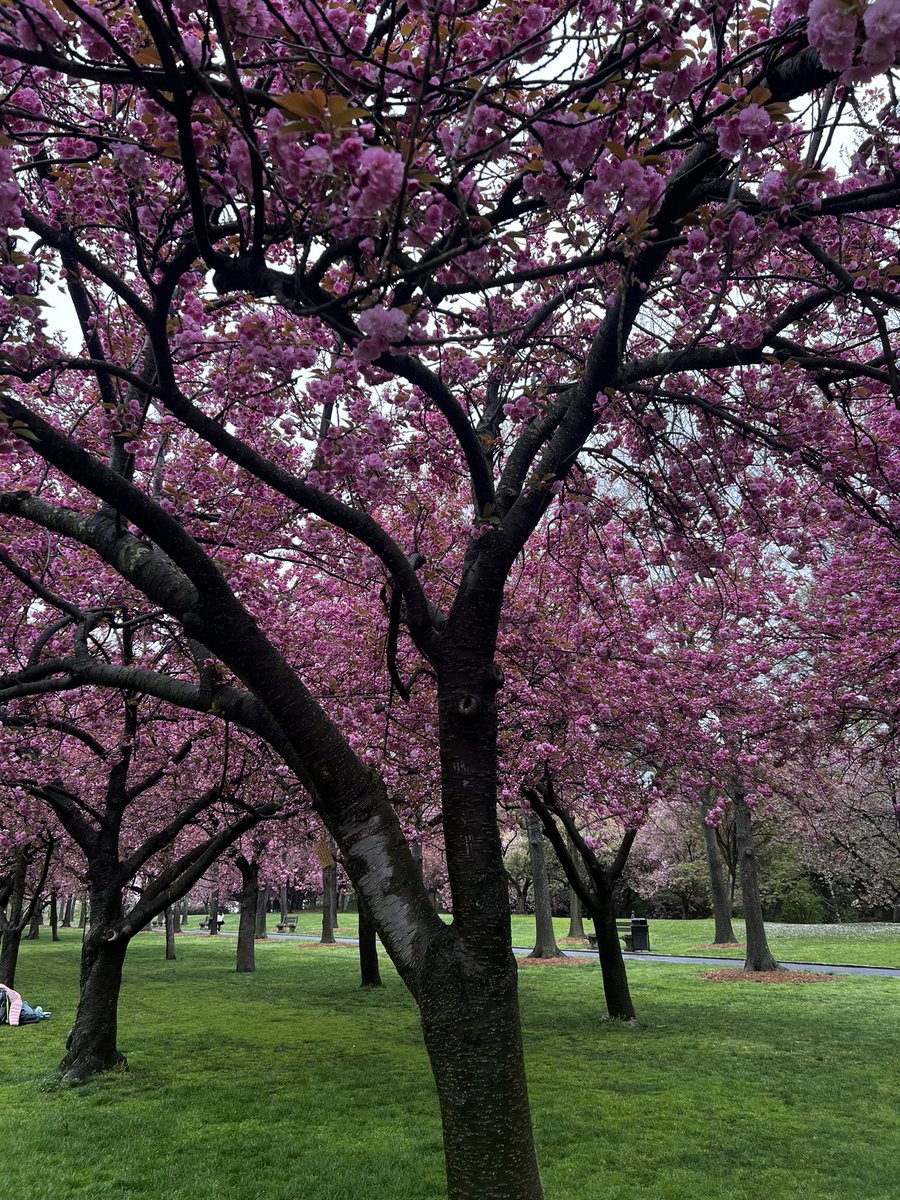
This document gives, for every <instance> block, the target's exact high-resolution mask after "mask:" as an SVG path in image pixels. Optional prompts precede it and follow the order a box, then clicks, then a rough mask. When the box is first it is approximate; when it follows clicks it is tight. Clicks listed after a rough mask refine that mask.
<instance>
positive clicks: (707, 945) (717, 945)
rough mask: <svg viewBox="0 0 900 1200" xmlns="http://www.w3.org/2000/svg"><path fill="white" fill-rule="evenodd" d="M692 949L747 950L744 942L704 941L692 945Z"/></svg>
mask: <svg viewBox="0 0 900 1200" xmlns="http://www.w3.org/2000/svg"><path fill="white" fill-rule="evenodd" d="M691 949H692V950H746V949H747V947H746V945H745V943H744V942H704V943H703V945H702V946H691Z"/></svg>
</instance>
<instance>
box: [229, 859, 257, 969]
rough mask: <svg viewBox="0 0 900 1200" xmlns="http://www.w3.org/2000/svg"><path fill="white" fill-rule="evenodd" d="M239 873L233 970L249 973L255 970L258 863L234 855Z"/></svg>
mask: <svg viewBox="0 0 900 1200" xmlns="http://www.w3.org/2000/svg"><path fill="white" fill-rule="evenodd" d="M234 861H235V863H236V864H237V868H238V870H239V871H240V873H241V907H240V918H239V921H238V937H237V960H236V964H235V970H236V971H237V972H238V973H239V974H250V973H251V972H253V971H255V970H256V940H255V939H256V916H257V911H258V909H259V863H258V862H255V861H254V862H251V861H250V860H249V859H247V858H245V857H244V856H243V855H242V854H238V855H236V856H235V860H234Z"/></svg>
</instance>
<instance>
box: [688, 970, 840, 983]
mask: <svg viewBox="0 0 900 1200" xmlns="http://www.w3.org/2000/svg"><path fill="white" fill-rule="evenodd" d="M697 977H698V978H699V979H708V980H709V981H710V982H711V983H833V982H834V981H835V980H837V979H839V978H840V976H838V975H830V974H825V973H824V972H823V971H744V970H743V969H742V968H741V967H730V968H728V969H727V970H722V971H698V972H697Z"/></svg>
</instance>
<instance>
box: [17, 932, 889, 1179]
mask: <svg viewBox="0 0 900 1200" xmlns="http://www.w3.org/2000/svg"><path fill="white" fill-rule="evenodd" d="M178 949H179V959H178V961H177V962H175V963H166V962H165V961H164V960H163V959H162V938H161V937H159V936H158V935H151V934H148V935H144V936H142V937H141V938H139V939H138V940H137V942H136V944H135V945H134V946H133V947H132V949H131V951H129V959H128V964H127V968H126V976H127V984H126V988H125V991H124V995H123V1003H122V1021H121V1034H120V1045H121V1047H122V1048H123V1049H124V1050H125V1051H126V1053H128V1055H129V1058H130V1061H131V1065H132V1072H131V1073H130V1074H129V1075H125V1076H117V1077H110V1078H107V1079H104V1080H100V1081H97V1082H95V1083H93V1084H91V1085H89V1086H88V1087H87V1088H85V1089H83V1090H82V1091H80V1092H78V1093H72V1092H70V1093H58V1092H54V1091H48V1090H43V1089H42V1079H43V1078H44V1076H45V1073H46V1070H47V1068H48V1066H50V1065H52V1063H53V1062H55V1061H56V1060H57V1059H58V1058H59V1056H60V1054H61V1050H62V1039H63V1037H64V1034H65V1031H66V1028H67V1027H68V1023H69V1022H70V1021H71V1018H72V1012H73V1000H74V987H75V980H76V977H77V938H76V937H75V936H74V935H68V937H67V940H66V941H65V942H64V943H62V944H60V945H58V946H53V945H51V944H50V943H49V942H48V941H46V940H42V941H41V942H39V943H38V944H36V945H27V946H26V947H25V948H24V950H23V959H22V966H21V974H20V979H19V983H20V986H21V989H22V990H23V992H24V993H25V995H26V997H27V998H28V999H29V1000H31V1001H32V1003H40V1004H42V1005H44V1007H48V1008H52V1009H53V1010H54V1013H55V1016H54V1019H53V1021H52V1022H49V1023H48V1024H46V1025H42V1026H37V1027H32V1028H27V1029H23V1030H19V1031H13V1030H9V1029H4V1030H2V1031H0V1064H2V1070H0V1195H3V1196H6V1197H10V1198H11V1200H71V1198H74V1197H83V1198H84V1200H88V1198H90V1200H214V1198H215V1200H438V1198H439V1197H440V1196H441V1194H442V1188H441V1156H440V1131H439V1124H438V1117H437V1108H436V1103H435V1100H434V1097H433V1092H432V1086H431V1080H430V1074H429V1071H428V1066H427V1062H426V1059H425V1055H424V1052H423V1050H422V1047H421V1042H420V1038H419V1033H418V1027H417V1022H416V1016H415V1010H414V1007H413V1005H412V1003H411V1001H410V1000H409V998H408V997H407V996H406V994H405V992H404V990H403V988H402V985H401V984H400V983H399V981H398V979H397V977H396V976H395V975H394V973H393V971H392V970H390V969H389V968H388V969H386V970H385V971H384V975H385V979H386V982H387V987H386V988H385V990H384V991H382V992H378V993H363V992H361V991H359V989H358V988H357V971H356V960H355V954H354V952H353V951H352V950H340V949H339V950H321V949H318V948H314V947H312V946H308V945H307V946H304V945H301V944H298V943H296V942H294V943H280V944H276V943H272V944H269V945H264V946H262V947H260V952H259V963H260V971H259V972H258V973H257V974H256V975H255V976H237V975H235V974H234V973H233V972H232V970H231V967H232V964H233V957H232V956H233V954H234V941H233V939H221V940H217V939H201V938H188V937H183V938H180V939H179V946H178ZM631 978H632V983H633V987H634V991H635V995H636V999H637V1004H638V1008H639V1012H640V1016H641V1021H640V1023H639V1024H638V1026H637V1027H635V1028H627V1027H618V1026H615V1025H610V1024H607V1023H604V1022H601V1021H600V1020H598V1013H599V1011H600V998H599V972H598V969H597V967H596V966H594V965H593V964H585V965H583V966H581V965H579V966H575V967H570V968H566V969H564V970H560V969H558V968H544V969H537V968H534V969H528V970H525V971H523V973H522V1003H523V1012H524V1020H525V1028H526V1042H527V1054H528V1062H529V1072H530V1078H531V1087H532V1097H533V1102H534V1109H535V1116H536V1125H537V1136H538V1141H539V1145H540V1151H541V1158H542V1162H543V1164H544V1174H545V1179H546V1183H547V1191H548V1198H549V1200H582V1198H585V1200H593V1198H594V1197H596V1196H600V1195H602V1196H603V1197H604V1200H722V1198H724V1197H727V1198H728V1200H770V1197H771V1196H772V1195H778V1196H779V1197H780V1198H783V1200H799V1198H801V1197H803V1198H807V1197H809V1198H813V1197H815V1200H831V1198H834V1200H837V1197H839V1196H844V1195H846V1194H848V1191H849V1193H850V1194H853V1195H855V1196H864V1197H866V1200H888V1197H889V1196H892V1195H893V1194H895V1193H894V1186H895V1183H896V1174H895V1164H896V1161H897V1155H898V1152H900V1138H898V1129H897V1123H896V1114H895V1108H894V1078H893V1071H894V1067H893V1065H892V1064H894V1063H896V1061H897V1054H898V1051H900V1034H898V1022H897V1013H898V1004H897V998H898V995H900V993H898V990H897V989H898V985H897V983H896V982H895V981H893V980H879V979H871V980H864V979H842V980H840V981H838V982H835V983H828V984H820V985H816V986H810V987H778V988H774V987H760V986H759V985H753V984H739V985H721V984H709V983H705V982H702V981H699V980H698V979H697V978H696V975H695V971H694V969H693V968H688V967H681V966H676V967H661V966H659V965H651V964H638V965H636V966H635V967H634V968H632V970H631Z"/></svg>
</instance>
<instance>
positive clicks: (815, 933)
mask: <svg viewBox="0 0 900 1200" xmlns="http://www.w3.org/2000/svg"><path fill="white" fill-rule="evenodd" d="M200 919H201V918H199V917H192V918H191V926H192V927H193V928H196V927H197V924H198V922H199V921H200ZM278 919H279V918H278V914H277V913H270V914H269V926H268V927H269V929H270V930H271V931H273V932H274V929H275V926H276V924H277V923H278ZM340 919H341V929H340V931H339V932H338V934H337V936H338V937H356V927H357V916H356V913H341V915H340ZM447 919H448V920H449V917H448V918H447ZM237 920H238V919H237V916H236V915H229V916H226V919H225V922H226V923H225V929H226V930H229V929H230V930H236V929H237ZM296 920H297V932H298V933H307V934H316V935H318V934H319V933H320V932H321V929H322V915H321V913H318V912H302V913H299V914H297V915H296ZM553 923H554V925H555V927H556V933H557V936H558V937H565V935H566V932H567V930H568V928H569V921H568V918H564V917H557V918H555V919H554V922H553ZM512 926H513V944H514V945H516V946H524V947H526V948H530V947H531V946H532V945H533V944H534V917H515V916H514V917H513V918H512ZM734 927H735V932H736V933H737V935H738V937H743V930H744V926H743V922H742V921H735V922H734ZM586 928H588V929H590V928H591V926H590V925H588V926H586ZM766 930H767V933H768V938H769V944H770V946H771V947H772V952H773V953H774V955H775V957H776V958H780V959H785V960H786V961H788V962H820V963H849V964H851V965H859V966H864V967H900V925H889V924H859V925H783V924H778V923H777V922H774V921H773V922H771V923H770V924H768V925H767V926H766ZM712 940H713V922H712V920H711V919H710V920H700V921H658V920H656V919H654V918H651V920H650V948H651V950H652V951H653V952H654V953H656V954H702V955H709V956H721V957H725V958H733V957H740V951H737V950H717V949H713V948H704V949H702V950H698V947H699V946H703V947H708V946H709V943H711V942H712Z"/></svg>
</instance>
